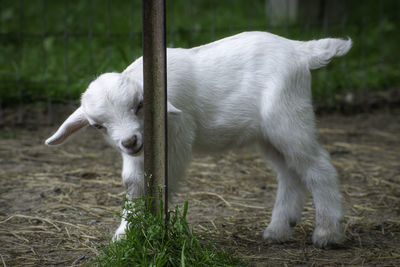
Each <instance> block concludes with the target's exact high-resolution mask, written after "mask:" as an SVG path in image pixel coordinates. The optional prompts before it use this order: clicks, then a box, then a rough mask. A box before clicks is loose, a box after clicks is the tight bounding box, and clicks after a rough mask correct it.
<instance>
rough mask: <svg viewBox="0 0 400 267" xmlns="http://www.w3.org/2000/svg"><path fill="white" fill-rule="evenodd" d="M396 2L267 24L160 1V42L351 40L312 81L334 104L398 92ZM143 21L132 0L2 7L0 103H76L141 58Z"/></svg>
mask: <svg viewBox="0 0 400 267" xmlns="http://www.w3.org/2000/svg"><path fill="white" fill-rule="evenodd" d="M332 1H333V0H332ZM299 2H300V5H301V4H302V2H301V1H299ZM399 2H400V1H397V0H385V1H372V0H364V1H362V0H351V1H347V4H346V6H347V7H346V10H347V12H346V16H344V14H343V19H340V20H339V21H336V22H335V23H325V24H324V22H323V21H320V22H318V21H317V22H315V21H313V22H312V23H310V22H309V21H308V20H307V16H306V15H303V16H300V18H299V20H298V23H296V24H295V25H282V26H280V27H271V26H270V23H269V21H268V17H267V16H266V12H265V11H266V8H265V0H252V1H247V0H218V1H217V0H201V1H200V0H197V1H194V0H170V1H168V0H167V44H168V46H169V47H192V46H196V45H200V44H205V43H208V42H211V41H213V40H217V39H219V38H222V37H226V36H229V35H233V34H235V33H238V32H242V31H247V30H263V31H270V32H272V33H276V34H279V35H282V36H285V37H288V38H292V39H299V40H308V39H315V38H323V37H327V36H339V37H346V36H350V37H351V38H352V39H353V41H354V47H353V49H352V50H351V52H350V54H349V55H347V56H346V57H344V58H342V59H338V60H336V62H334V63H333V64H330V65H328V67H327V68H325V69H322V70H318V71H315V72H314V74H313V76H314V77H313V90H314V91H313V92H314V97H315V98H316V99H318V100H322V101H323V102H326V103H328V104H329V103H331V104H332V103H333V102H334V96H335V94H337V93H341V92H345V91H352V92H363V91H364V90H385V89H387V88H395V87H399V84H400V75H399V69H400V55H399V53H397V49H398V45H399V43H400V42H399V41H400V35H399V34H398V32H399V23H400V20H399V19H398V17H397V14H398V12H399V11H400V3H399ZM141 24H142V18H141V1H140V0H118V1H111V0H80V1H78V0H72V1H68V0H66V1H58V0H57V1H51V0H3V1H1V2H0V36H1V44H0V49H1V53H0V101H1V102H2V103H3V104H7V103H13V102H21V101H22V102H28V101H41V100H46V99H47V98H48V96H50V98H51V99H52V100H55V101H69V100H72V99H77V98H78V97H79V95H80V94H81V93H82V92H83V91H84V90H85V88H86V86H87V85H88V83H89V82H90V81H91V80H92V79H93V78H95V77H96V76H97V75H99V74H100V73H103V72H107V71H122V70H123V69H124V68H125V67H126V66H128V65H129V64H130V63H131V62H133V61H134V60H135V59H136V58H137V57H139V56H141V46H142V35H141V34H142V33H141Z"/></svg>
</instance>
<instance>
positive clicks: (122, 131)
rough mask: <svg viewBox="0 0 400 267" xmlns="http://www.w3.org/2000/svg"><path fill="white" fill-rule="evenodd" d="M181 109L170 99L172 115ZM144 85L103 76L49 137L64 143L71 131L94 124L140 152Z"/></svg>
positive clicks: (122, 76) (125, 147) (113, 141)
mask: <svg viewBox="0 0 400 267" xmlns="http://www.w3.org/2000/svg"><path fill="white" fill-rule="evenodd" d="M177 113H180V110H178V109H177V108H175V107H174V106H173V105H172V104H171V103H169V102H168V114H177ZM143 115H144V114H143V86H142V84H141V82H139V81H137V80H135V79H132V78H130V77H129V76H128V75H126V74H120V73H106V74H103V75H101V76H99V77H98V78H97V79H96V80H94V81H93V82H92V83H91V84H90V85H89V87H88V89H87V90H86V92H85V93H83V95H82V99H81V106H80V107H79V108H78V109H77V110H75V111H74V112H73V113H72V114H71V115H70V116H69V117H68V119H67V120H66V121H65V122H64V123H63V124H62V125H61V126H60V127H59V129H58V130H57V132H56V133H55V134H54V135H53V136H51V137H50V138H49V139H47V140H46V145H58V144H62V143H63V142H64V141H65V140H66V139H67V138H68V137H69V136H70V135H71V134H73V133H74V132H76V131H78V130H80V129H81V128H83V127H85V126H87V125H91V126H93V127H95V128H97V129H99V130H100V131H102V132H103V133H104V134H105V135H106V136H107V137H108V139H109V141H110V142H111V144H113V145H114V146H115V147H117V148H118V149H119V150H120V151H121V152H123V153H126V154H129V155H136V154H138V153H140V151H141V150H142V148H143Z"/></svg>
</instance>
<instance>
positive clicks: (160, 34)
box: [142, 0, 168, 214]
mask: <svg viewBox="0 0 400 267" xmlns="http://www.w3.org/2000/svg"><path fill="white" fill-rule="evenodd" d="M142 11H143V14H142V16H143V17H142V18H143V88H144V104H143V108H144V170H145V195H146V197H150V199H151V208H152V211H153V213H154V214H156V213H158V212H159V211H160V206H159V204H160V198H159V196H160V194H159V189H160V188H161V192H162V194H161V195H162V200H163V202H164V206H163V213H164V214H167V210H168V207H167V204H168V201H167V195H168V192H167V189H168V188H167V181H168V179H167V173H168V166H167V165H168V164H167V109H166V108H167V79H166V77H167V72H166V45H165V43H166V42H165V1H164V0H143V1H142Z"/></svg>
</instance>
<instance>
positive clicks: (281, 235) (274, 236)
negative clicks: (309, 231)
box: [263, 224, 292, 243]
mask: <svg viewBox="0 0 400 267" xmlns="http://www.w3.org/2000/svg"><path fill="white" fill-rule="evenodd" d="M283 225H284V226H283ZM291 235H292V229H291V227H290V226H289V225H286V224H282V225H279V226H277V225H272V224H270V225H268V227H267V228H265V230H264V234H263V238H264V239H270V240H273V241H275V242H278V243H282V242H286V241H288V240H289V239H290V236H291Z"/></svg>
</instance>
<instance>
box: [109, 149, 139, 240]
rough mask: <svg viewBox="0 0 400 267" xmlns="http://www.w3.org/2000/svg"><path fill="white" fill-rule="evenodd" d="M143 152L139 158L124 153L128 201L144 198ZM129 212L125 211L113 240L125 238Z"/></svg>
mask: <svg viewBox="0 0 400 267" xmlns="http://www.w3.org/2000/svg"><path fill="white" fill-rule="evenodd" d="M143 164H144V163H143V152H141V154H140V155H138V156H129V155H126V154H124V153H122V181H123V183H124V184H125V187H126V196H127V198H128V199H132V198H138V197H142V196H143V192H144V180H143V177H144V165H143ZM126 214H127V211H126V210H124V211H123V217H122V221H121V225H120V226H119V227H118V229H117V230H116V231H115V235H114V238H113V240H120V239H121V238H124V237H125V231H126V227H127V226H128V223H127V221H126V220H125V216H126Z"/></svg>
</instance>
